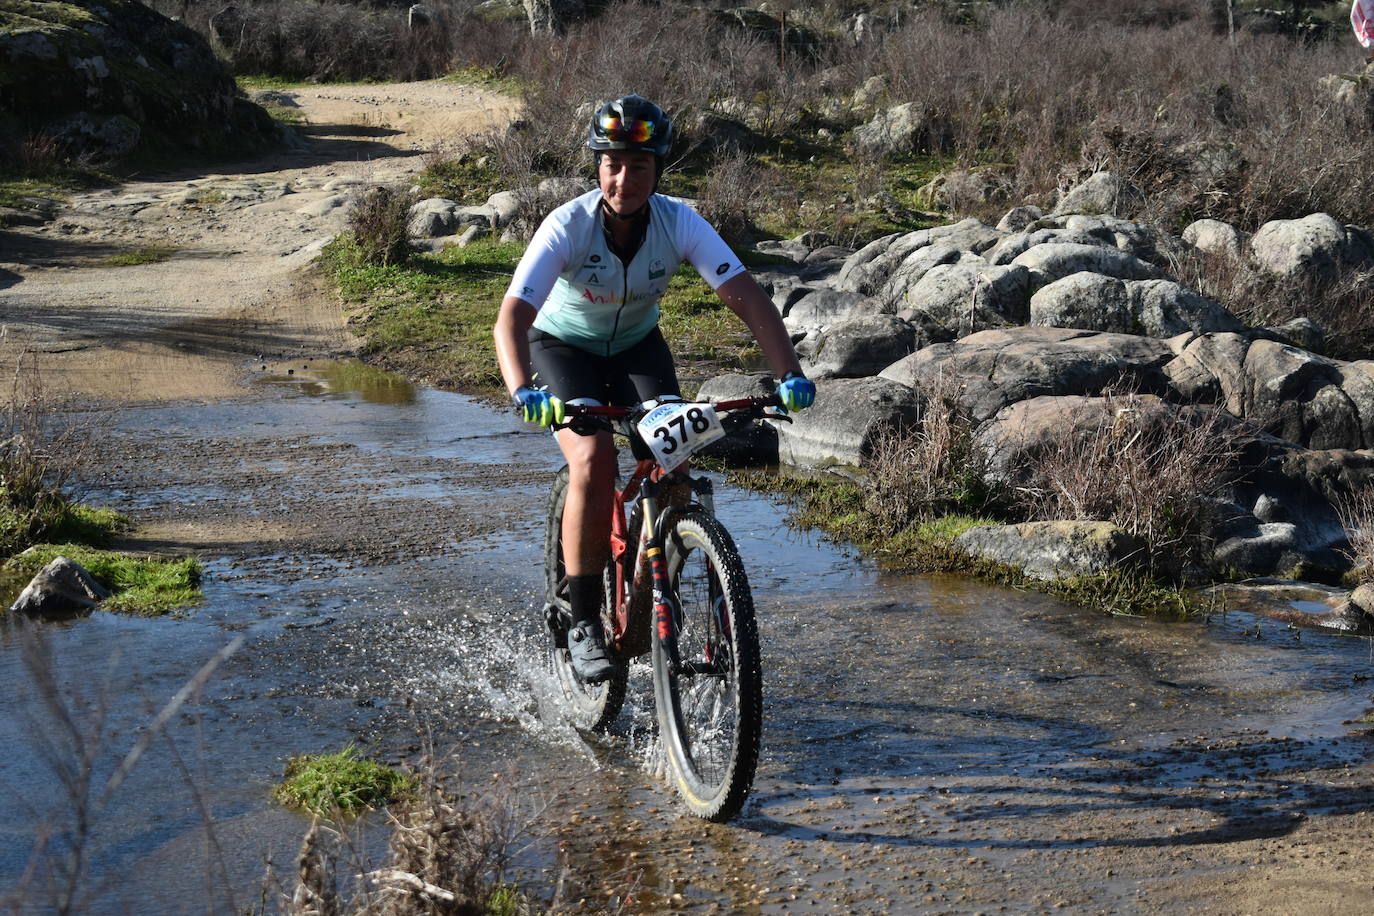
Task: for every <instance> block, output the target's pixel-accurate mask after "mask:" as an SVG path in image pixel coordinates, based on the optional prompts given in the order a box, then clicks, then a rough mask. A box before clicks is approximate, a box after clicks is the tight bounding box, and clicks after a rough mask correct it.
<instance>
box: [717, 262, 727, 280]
mask: <svg viewBox="0 0 1374 916" xmlns="http://www.w3.org/2000/svg"><path fill="white" fill-rule="evenodd" d="M729 269H730V262H729V261H726V262H725V263H724V264H722V265H720V266H719V267H717V268H716V276H717V277H719V276H722V275H723V274H724V273H725V272H726V271H727V270H729Z"/></svg>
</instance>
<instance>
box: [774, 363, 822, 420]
mask: <svg viewBox="0 0 1374 916" xmlns="http://www.w3.org/2000/svg"><path fill="white" fill-rule="evenodd" d="M778 400H780V401H782V407H783V410H786V411H788V412H789V413H790V412H792V411H795V410H805V409H806V408H808V407H810V406H811V403H812V402H813V401H815V400H816V383H815V382H813V381H811V379H809V378H807V377H806V376H804V375H802V374H801V373H800V372H789V373H787V374H786V375H784V376H783V377H782V381H781V382H778Z"/></svg>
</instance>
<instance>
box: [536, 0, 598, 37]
mask: <svg viewBox="0 0 1374 916" xmlns="http://www.w3.org/2000/svg"><path fill="white" fill-rule="evenodd" d="M523 2H524V5H525V15H527V16H528V17H529V20H530V33H531V34H534V35H538V34H539V33H541V32H556V33H562V32H564V31H566V30H567V28H568V26H569V25H571V24H572V23H574V22H581V21H582V19H583V18H584V17H585V16H586V15H587V8H586V6H585V5H584V4H583V0H523Z"/></svg>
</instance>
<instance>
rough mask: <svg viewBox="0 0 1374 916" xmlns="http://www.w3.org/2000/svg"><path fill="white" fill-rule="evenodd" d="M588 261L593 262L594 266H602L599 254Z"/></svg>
mask: <svg viewBox="0 0 1374 916" xmlns="http://www.w3.org/2000/svg"><path fill="white" fill-rule="evenodd" d="M587 260H589V261H591V262H592V263H593V264H600V263H601V255H599V254H594V255H592V256H591V257H590V258H588V259H587Z"/></svg>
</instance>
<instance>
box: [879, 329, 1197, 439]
mask: <svg viewBox="0 0 1374 916" xmlns="http://www.w3.org/2000/svg"><path fill="white" fill-rule="evenodd" d="M1173 355H1174V354H1173V351H1172V350H1171V349H1170V348H1169V345H1168V344H1167V343H1165V342H1164V341H1161V340H1155V339H1153V338H1149V337H1136V336H1133V335H1128V334H1103V333H1096V332H1091V331H1073V330H1067V329H1063V328H1031V327H1022V328H1005V329H999V330H991V331H979V332H978V333H977V334H971V335H969V336H968V337H965V338H963V339H962V340H958V341H955V342H953V343H945V344H932V345H931V346H929V347H926V348H924V349H922V350H918V351H916V352H915V353H913V354H912V355H911V356H908V357H906V358H905V359H902V360H899V361H898V362H896V363H894V364H893V365H891V366H888V367H887V368H886V369H884V370H883V372H882V373H881V376H882V377H883V378H886V379H891V380H892V381H895V382H901V383H902V384H904V385H910V386H912V387H914V388H916V389H918V390H921V389H929V388H930V387H931V386H932V385H934V384H936V382H937V380H938V379H939V378H940V377H941V376H946V377H951V378H954V379H957V380H958V381H959V382H960V383H961V385H962V388H961V391H960V403H961V406H962V407H963V409H964V410H966V411H967V412H968V414H969V416H970V417H972V418H973V419H974V420H975V421H976V422H978V423H981V422H983V421H985V420H987V419H989V418H990V417H992V416H994V415H995V414H996V413H997V412H998V411H999V410H1001V409H1002V408H1003V407H1006V406H1007V405H1008V404H1013V403H1015V402H1017V401H1023V400H1026V399H1027V398H1033V397H1038V396H1040V395H1047V394H1087V395H1096V394H1101V393H1102V391H1103V390H1104V389H1106V388H1108V387H1110V386H1113V385H1119V384H1122V383H1123V382H1125V383H1128V384H1131V385H1134V386H1135V387H1136V388H1137V389H1138V390H1140V391H1142V392H1146V393H1149V392H1154V391H1161V390H1163V388H1164V379H1163V376H1162V374H1161V367H1162V366H1164V365H1165V364H1166V363H1167V362H1169V361H1170V360H1171V359H1172V358H1173Z"/></svg>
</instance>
